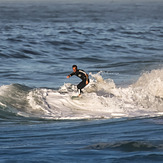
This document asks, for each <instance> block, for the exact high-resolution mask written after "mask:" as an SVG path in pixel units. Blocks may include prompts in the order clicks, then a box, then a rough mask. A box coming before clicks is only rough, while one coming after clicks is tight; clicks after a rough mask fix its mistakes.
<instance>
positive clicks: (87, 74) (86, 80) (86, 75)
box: [85, 74, 88, 85]
mask: <svg viewBox="0 0 163 163" xmlns="http://www.w3.org/2000/svg"><path fill="white" fill-rule="evenodd" d="M85 76H86V85H87V84H88V74H86V75H85Z"/></svg>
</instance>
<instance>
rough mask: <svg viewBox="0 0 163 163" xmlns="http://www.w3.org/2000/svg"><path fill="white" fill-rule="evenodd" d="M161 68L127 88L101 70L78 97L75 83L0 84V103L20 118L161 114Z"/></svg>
mask: <svg viewBox="0 0 163 163" xmlns="http://www.w3.org/2000/svg"><path fill="white" fill-rule="evenodd" d="M162 74H163V69H159V70H153V71H151V72H146V73H144V74H142V76H141V77H140V78H139V79H138V81H137V82H136V83H134V84H132V85H129V86H128V87H125V88H123V87H116V85H115V83H114V81H113V80H111V79H107V80H104V79H103V78H102V75H101V73H97V74H90V76H91V80H90V84H89V85H88V86H86V88H84V94H83V95H82V97H81V98H79V99H77V100H73V99H72V98H71V97H72V96H73V95H77V90H76V86H75V85H72V84H70V83H65V84H64V85H63V86H61V87H60V89H59V90H53V89H45V88H44V89H43V88H37V89H31V88H27V87H26V86H21V85H17V84H12V85H8V86H1V87H0V106H1V108H3V109H5V108H10V111H11V112H12V111H13V112H14V113H17V115H21V116H24V117H38V118H45V119H92V118H93V119H94V118H116V117H146V116H159V115H162V114H163V75H162Z"/></svg>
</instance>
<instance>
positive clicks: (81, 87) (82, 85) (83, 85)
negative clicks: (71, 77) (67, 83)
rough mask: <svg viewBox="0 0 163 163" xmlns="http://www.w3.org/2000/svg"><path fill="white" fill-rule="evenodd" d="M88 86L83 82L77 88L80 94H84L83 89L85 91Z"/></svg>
mask: <svg viewBox="0 0 163 163" xmlns="http://www.w3.org/2000/svg"><path fill="white" fill-rule="evenodd" d="M85 86H86V81H84V80H83V81H81V82H80V83H79V84H78V85H77V88H78V90H79V94H81V93H83V91H82V90H81V89H83V88H84V87H85Z"/></svg>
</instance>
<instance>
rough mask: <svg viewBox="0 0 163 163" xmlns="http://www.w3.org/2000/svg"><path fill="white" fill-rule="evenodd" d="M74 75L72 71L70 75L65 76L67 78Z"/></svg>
mask: <svg viewBox="0 0 163 163" xmlns="http://www.w3.org/2000/svg"><path fill="white" fill-rule="evenodd" d="M73 75H75V73H74V72H72V73H71V74H70V75H68V76H67V78H70V77H71V76H73Z"/></svg>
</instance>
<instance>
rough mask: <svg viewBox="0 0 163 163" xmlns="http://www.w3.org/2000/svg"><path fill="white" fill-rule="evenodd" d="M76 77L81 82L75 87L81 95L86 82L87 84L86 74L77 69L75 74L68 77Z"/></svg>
mask: <svg viewBox="0 0 163 163" xmlns="http://www.w3.org/2000/svg"><path fill="white" fill-rule="evenodd" d="M73 75H76V76H77V77H79V78H80V79H81V80H82V81H81V82H80V83H79V84H78V85H77V88H78V89H79V90H80V93H82V90H81V89H83V88H84V87H85V86H86V81H88V83H89V78H88V77H87V74H86V72H85V71H83V70H80V69H77V70H76V72H72V73H71V74H70V76H73Z"/></svg>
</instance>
